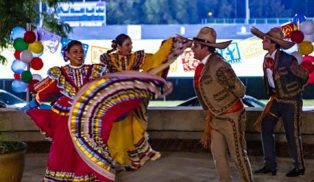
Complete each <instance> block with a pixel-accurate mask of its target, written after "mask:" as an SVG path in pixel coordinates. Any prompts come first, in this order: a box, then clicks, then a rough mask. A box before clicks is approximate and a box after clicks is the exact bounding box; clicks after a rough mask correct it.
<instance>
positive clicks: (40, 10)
mask: <svg viewBox="0 0 314 182" xmlns="http://www.w3.org/2000/svg"><path fill="white" fill-rule="evenodd" d="M38 5H39V25H38V26H39V27H42V26H43V16H42V12H43V2H42V0H39V3H38Z"/></svg>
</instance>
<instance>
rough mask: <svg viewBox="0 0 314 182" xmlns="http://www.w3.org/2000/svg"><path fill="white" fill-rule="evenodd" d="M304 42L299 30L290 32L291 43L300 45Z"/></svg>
mask: <svg viewBox="0 0 314 182" xmlns="http://www.w3.org/2000/svg"><path fill="white" fill-rule="evenodd" d="M303 40H304V34H303V32H301V31H300V30H295V31H293V32H291V41H292V42H295V43H297V44H299V43H301V42H302V41H303Z"/></svg>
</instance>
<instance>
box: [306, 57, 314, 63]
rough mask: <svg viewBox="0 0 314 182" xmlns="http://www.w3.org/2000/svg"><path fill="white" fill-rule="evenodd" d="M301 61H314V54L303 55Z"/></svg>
mask: <svg viewBox="0 0 314 182" xmlns="http://www.w3.org/2000/svg"><path fill="white" fill-rule="evenodd" d="M303 61H311V62H314V56H304V57H303Z"/></svg>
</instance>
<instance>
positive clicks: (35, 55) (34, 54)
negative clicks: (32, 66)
mask: <svg viewBox="0 0 314 182" xmlns="http://www.w3.org/2000/svg"><path fill="white" fill-rule="evenodd" d="M32 54H33V57H40V56H42V55H43V54H44V51H43V52H41V53H38V54H36V53H33V52H32Z"/></svg>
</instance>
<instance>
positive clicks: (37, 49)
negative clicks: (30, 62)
mask: <svg viewBox="0 0 314 182" xmlns="http://www.w3.org/2000/svg"><path fill="white" fill-rule="evenodd" d="M28 50H30V51H32V52H33V53H36V54H39V53H41V52H43V50H44V46H43V44H42V43H41V42H40V41H35V42H33V43H31V44H29V46H28Z"/></svg>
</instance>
